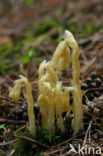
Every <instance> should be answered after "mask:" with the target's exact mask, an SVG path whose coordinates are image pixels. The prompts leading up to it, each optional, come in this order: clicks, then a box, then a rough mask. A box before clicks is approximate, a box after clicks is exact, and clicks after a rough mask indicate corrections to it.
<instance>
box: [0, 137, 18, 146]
mask: <svg viewBox="0 0 103 156" xmlns="http://www.w3.org/2000/svg"><path fill="white" fill-rule="evenodd" d="M18 140H20V138H17V139H15V140H11V141H9V142H4V143H1V144H0V147H1V146H6V145H9V144H12V143H14V142H16V141H18Z"/></svg>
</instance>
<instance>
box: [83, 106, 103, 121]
mask: <svg viewBox="0 0 103 156" xmlns="http://www.w3.org/2000/svg"><path fill="white" fill-rule="evenodd" d="M83 111H84V112H85V113H86V114H89V115H90V116H92V117H93V118H96V119H98V120H100V121H102V122H103V119H101V118H99V117H97V116H95V115H94V114H92V113H90V112H88V111H87V110H85V109H84V110H83Z"/></svg>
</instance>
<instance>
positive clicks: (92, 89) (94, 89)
mask: <svg viewBox="0 0 103 156" xmlns="http://www.w3.org/2000/svg"><path fill="white" fill-rule="evenodd" d="M92 91H103V88H90V89H87V90H86V91H84V93H83V96H84V95H85V94H86V93H87V92H92Z"/></svg>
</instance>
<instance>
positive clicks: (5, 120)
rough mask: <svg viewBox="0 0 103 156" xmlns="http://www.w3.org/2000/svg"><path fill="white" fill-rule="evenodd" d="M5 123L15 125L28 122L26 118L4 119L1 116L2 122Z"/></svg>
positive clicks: (0, 121) (0, 120) (0, 122)
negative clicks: (19, 119)
mask: <svg viewBox="0 0 103 156" xmlns="http://www.w3.org/2000/svg"><path fill="white" fill-rule="evenodd" d="M3 123H8V124H14V125H23V124H25V123H26V121H24V120H21V121H18V120H16V121H15V120H8V119H2V118H0V124H3Z"/></svg>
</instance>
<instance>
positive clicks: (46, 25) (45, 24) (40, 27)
mask: <svg viewBox="0 0 103 156" xmlns="http://www.w3.org/2000/svg"><path fill="white" fill-rule="evenodd" d="M57 25H58V23H57V21H56V20H54V19H53V18H50V17H49V18H45V19H44V20H43V21H42V22H40V23H37V24H36V25H35V26H34V28H33V29H34V30H33V32H34V35H35V36H39V35H41V34H43V33H45V32H46V31H48V30H50V29H52V28H54V27H56V26H57Z"/></svg>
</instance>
